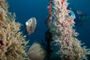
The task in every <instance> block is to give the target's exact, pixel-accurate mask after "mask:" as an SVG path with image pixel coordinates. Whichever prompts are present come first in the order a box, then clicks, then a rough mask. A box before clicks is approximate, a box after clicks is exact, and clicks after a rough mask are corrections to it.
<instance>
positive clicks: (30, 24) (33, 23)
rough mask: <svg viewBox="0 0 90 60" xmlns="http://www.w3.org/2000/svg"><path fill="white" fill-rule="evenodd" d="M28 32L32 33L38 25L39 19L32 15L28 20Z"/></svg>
mask: <svg viewBox="0 0 90 60" xmlns="http://www.w3.org/2000/svg"><path fill="white" fill-rule="evenodd" d="M25 25H26V32H27V33H28V35H30V34H31V33H33V32H34V31H35V29H36V26H37V21H36V18H34V17H32V18H30V19H29V20H28V21H27V22H26V24H25Z"/></svg>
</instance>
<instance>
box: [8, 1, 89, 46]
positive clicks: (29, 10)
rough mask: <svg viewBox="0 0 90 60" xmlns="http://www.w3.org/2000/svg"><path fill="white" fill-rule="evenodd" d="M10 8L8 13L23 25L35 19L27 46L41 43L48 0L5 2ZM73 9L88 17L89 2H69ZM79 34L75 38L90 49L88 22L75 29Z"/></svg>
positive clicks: (23, 28)
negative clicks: (33, 30) (36, 42)
mask: <svg viewBox="0 0 90 60" xmlns="http://www.w3.org/2000/svg"><path fill="white" fill-rule="evenodd" d="M7 1H8V3H9V5H10V7H9V11H10V12H14V13H16V21H17V22H20V23H22V24H24V23H25V22H26V21H27V20H28V19H29V18H31V17H35V18H36V19H37V29H36V31H35V32H34V33H33V34H31V35H30V36H28V37H27V39H29V40H30V42H29V44H32V43H33V42H34V41H39V42H40V41H41V40H42V39H43V40H44V38H45V31H46V25H45V20H46V18H47V11H48V10H47V6H48V0H7ZM68 2H69V3H70V5H71V6H73V8H75V9H76V10H79V11H81V12H82V13H84V14H87V15H90V0H69V1H68ZM75 29H76V31H77V32H78V33H79V34H80V35H79V36H78V37H77V38H78V39H79V40H81V41H82V42H83V43H85V45H86V46H87V47H88V48H90V43H89V42H90V21H87V22H84V23H83V25H82V27H78V26H76V27H75ZM21 31H22V32H23V34H26V33H25V26H22V27H21Z"/></svg>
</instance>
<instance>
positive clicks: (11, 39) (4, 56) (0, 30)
mask: <svg viewBox="0 0 90 60" xmlns="http://www.w3.org/2000/svg"><path fill="white" fill-rule="evenodd" d="M19 30H20V23H16V22H15V14H14V15H12V14H11V13H10V12H8V4H7V2H6V0H0V60H29V59H28V58H27V54H26V48H27V46H26V45H27V43H28V42H26V41H25V36H23V35H22V32H19Z"/></svg>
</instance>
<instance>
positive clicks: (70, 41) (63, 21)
mask: <svg viewBox="0 0 90 60" xmlns="http://www.w3.org/2000/svg"><path fill="white" fill-rule="evenodd" d="M53 3H54V6H53V8H54V11H53V13H54V21H53V23H52V24H51V31H52V33H53V40H54V41H55V42H56V44H57V46H58V48H59V51H58V53H59V54H60V57H61V58H62V60H83V59H85V60H87V57H86V56H87V55H88V54H90V49H86V46H83V47H82V46H81V45H82V44H81V42H80V41H79V40H78V39H77V38H75V36H78V33H77V32H75V30H74V29H73V27H74V24H75V22H74V18H75V17H74V16H73V15H69V13H70V10H68V9H67V6H68V3H67V0H54V1H53Z"/></svg>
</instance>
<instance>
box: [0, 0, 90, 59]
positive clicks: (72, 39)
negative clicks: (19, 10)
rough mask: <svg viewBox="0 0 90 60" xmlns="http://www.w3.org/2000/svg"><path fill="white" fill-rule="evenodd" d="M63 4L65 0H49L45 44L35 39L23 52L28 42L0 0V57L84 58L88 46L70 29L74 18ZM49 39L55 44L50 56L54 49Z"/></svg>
mask: <svg viewBox="0 0 90 60" xmlns="http://www.w3.org/2000/svg"><path fill="white" fill-rule="evenodd" d="M67 6H68V3H67V0H49V6H48V17H47V19H46V26H47V28H48V29H47V31H46V34H45V41H46V43H47V44H46V45H45V44H39V43H38V42H35V43H34V44H32V46H31V47H30V48H29V50H28V54H27V51H26V50H27V43H28V42H26V40H25V36H23V35H22V32H20V31H19V30H20V25H21V24H20V23H17V22H15V14H13V15H12V14H11V13H10V12H8V4H7V2H6V0H0V60H44V59H46V60H87V59H88V58H87V57H86V56H87V55H90V49H86V46H81V45H82V44H81V42H80V41H79V40H78V39H77V38H76V36H78V33H76V32H75V30H74V29H73V27H74V24H75V22H74V18H75V17H74V16H73V15H69V13H70V10H68V9H67ZM52 18H53V19H52ZM52 42H55V44H56V46H57V47H58V52H57V55H56V56H57V57H55V55H53V57H52V56H51V53H52V52H54V50H52V48H51V47H52V44H51V43H52ZM42 45H43V46H42ZM45 46H46V48H44V47H45ZM54 57H55V58H54ZM51 58H53V59H51ZM57 58H59V59H57Z"/></svg>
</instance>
